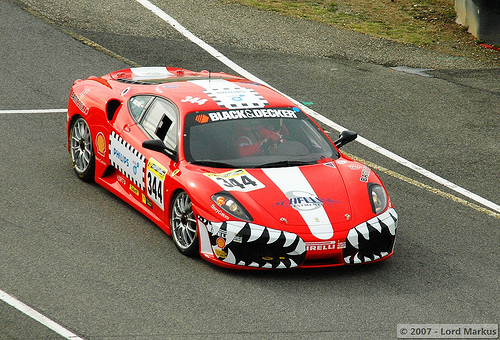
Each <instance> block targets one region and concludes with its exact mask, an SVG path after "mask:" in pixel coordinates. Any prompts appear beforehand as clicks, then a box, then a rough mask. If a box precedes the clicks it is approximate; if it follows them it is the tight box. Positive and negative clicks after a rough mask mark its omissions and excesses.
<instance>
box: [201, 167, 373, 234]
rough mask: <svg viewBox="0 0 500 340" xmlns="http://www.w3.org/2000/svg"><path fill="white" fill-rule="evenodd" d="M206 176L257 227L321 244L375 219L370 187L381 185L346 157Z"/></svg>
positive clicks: (367, 169) (207, 174)
mask: <svg viewBox="0 0 500 340" xmlns="http://www.w3.org/2000/svg"><path fill="white" fill-rule="evenodd" d="M200 170H201V169H198V171H200ZM211 170H215V169H213V168H212V169H211ZM201 171H203V170H201ZM203 175H204V177H205V178H206V177H207V176H208V177H210V178H211V179H212V180H213V181H214V182H215V183H218V184H219V185H220V186H221V187H222V190H223V191H228V192H230V193H231V194H232V195H233V196H234V197H235V198H236V199H237V200H238V201H239V202H240V203H241V204H242V205H243V206H244V207H245V209H246V210H247V211H248V212H249V213H250V215H251V216H252V218H253V223H255V224H259V225H264V226H268V227H274V228H277V229H281V230H285V231H290V232H295V233H298V234H312V235H313V236H314V237H315V238H317V239H320V240H327V239H330V238H332V236H333V234H334V231H343V230H347V229H350V228H352V226H353V225H356V223H361V222H363V221H365V220H367V219H369V218H372V217H373V216H375V214H373V213H372V211H371V203H370V199H369V195H368V183H369V182H376V183H380V180H379V179H378V177H377V176H376V175H375V174H374V173H373V172H371V170H370V169H369V168H367V167H366V166H363V165H362V164H360V163H358V162H355V161H351V160H346V159H344V158H341V159H338V160H336V161H330V162H326V163H323V164H314V165H306V166H297V167H279V168H269V169H267V168H265V169H237V170H230V171H227V170H226V171H224V170H222V169H221V171H220V172H219V171H213V172H210V173H208V172H205V171H203ZM209 182H211V183H212V184H214V182H212V181H209ZM206 184H208V183H206ZM210 187H212V185H210ZM205 188H207V186H205ZM212 188H213V189H215V190H218V191H221V190H220V189H221V188H219V189H217V186H214V187H212ZM215 192H216V191H212V194H213V193H215Z"/></svg>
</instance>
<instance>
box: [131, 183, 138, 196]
mask: <svg viewBox="0 0 500 340" xmlns="http://www.w3.org/2000/svg"><path fill="white" fill-rule="evenodd" d="M129 189H130V191H132V192H133V193H134V194H136V195H137V196H139V189H137V188H136V187H134V186H133V185H132V184H130V186H129Z"/></svg>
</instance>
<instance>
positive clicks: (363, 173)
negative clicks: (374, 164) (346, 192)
mask: <svg viewBox="0 0 500 340" xmlns="http://www.w3.org/2000/svg"><path fill="white" fill-rule="evenodd" d="M370 172H371V169H370V168H369V167H367V166H365V165H363V170H361V177H360V178H359V180H360V181H361V182H366V183H367V182H368V177H369V176H370Z"/></svg>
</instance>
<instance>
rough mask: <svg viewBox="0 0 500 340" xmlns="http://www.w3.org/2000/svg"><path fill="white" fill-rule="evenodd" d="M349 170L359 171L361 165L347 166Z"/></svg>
mask: <svg viewBox="0 0 500 340" xmlns="http://www.w3.org/2000/svg"><path fill="white" fill-rule="evenodd" d="M349 169H351V170H359V169H361V165H349Z"/></svg>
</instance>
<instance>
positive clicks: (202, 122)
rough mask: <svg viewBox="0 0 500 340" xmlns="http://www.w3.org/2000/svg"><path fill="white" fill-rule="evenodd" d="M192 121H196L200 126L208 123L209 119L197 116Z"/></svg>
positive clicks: (205, 116) (204, 116)
mask: <svg viewBox="0 0 500 340" xmlns="http://www.w3.org/2000/svg"><path fill="white" fill-rule="evenodd" d="M194 120H196V121H197V122H198V123H200V124H205V123H207V122H208V121H209V118H208V116H207V115H197V116H196V118H195V119H194Z"/></svg>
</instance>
